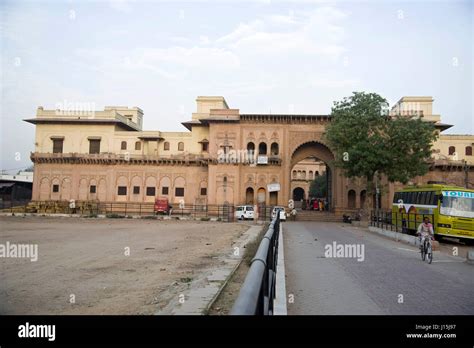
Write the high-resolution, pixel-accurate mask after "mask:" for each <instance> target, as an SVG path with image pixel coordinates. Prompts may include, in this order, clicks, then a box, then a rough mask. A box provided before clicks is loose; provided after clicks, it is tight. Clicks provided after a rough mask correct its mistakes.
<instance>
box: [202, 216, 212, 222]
mask: <svg viewBox="0 0 474 348" xmlns="http://www.w3.org/2000/svg"><path fill="white" fill-rule="evenodd" d="M210 220H211V218H210V217H209V216H207V217H202V218H201V221H210Z"/></svg>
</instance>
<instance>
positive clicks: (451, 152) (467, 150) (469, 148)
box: [448, 146, 472, 156]
mask: <svg viewBox="0 0 474 348" xmlns="http://www.w3.org/2000/svg"><path fill="white" fill-rule="evenodd" d="M455 153H456V147H455V146H450V147H449V149H448V155H450V156H452V155H454V154H455ZM464 154H465V155H466V156H472V146H466V147H465V149H464Z"/></svg>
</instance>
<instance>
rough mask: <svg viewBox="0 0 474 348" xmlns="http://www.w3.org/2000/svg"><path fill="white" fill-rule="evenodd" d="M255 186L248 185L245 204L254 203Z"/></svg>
mask: <svg viewBox="0 0 474 348" xmlns="http://www.w3.org/2000/svg"><path fill="white" fill-rule="evenodd" d="M253 203H254V201H253V188H251V187H247V190H246V191H245V204H253Z"/></svg>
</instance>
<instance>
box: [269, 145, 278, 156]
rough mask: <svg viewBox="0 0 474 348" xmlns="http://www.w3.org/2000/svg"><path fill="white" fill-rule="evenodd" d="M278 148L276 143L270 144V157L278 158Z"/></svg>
mask: <svg viewBox="0 0 474 348" xmlns="http://www.w3.org/2000/svg"><path fill="white" fill-rule="evenodd" d="M278 152H279V148H278V144H277V143H272V145H271V146H270V154H271V156H278Z"/></svg>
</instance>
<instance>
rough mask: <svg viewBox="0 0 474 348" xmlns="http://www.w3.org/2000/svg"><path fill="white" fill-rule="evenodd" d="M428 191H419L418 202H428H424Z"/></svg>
mask: <svg viewBox="0 0 474 348" xmlns="http://www.w3.org/2000/svg"><path fill="white" fill-rule="evenodd" d="M427 193H428V192H420V204H423V205H425V204H428V203H427V202H426V195H427Z"/></svg>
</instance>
